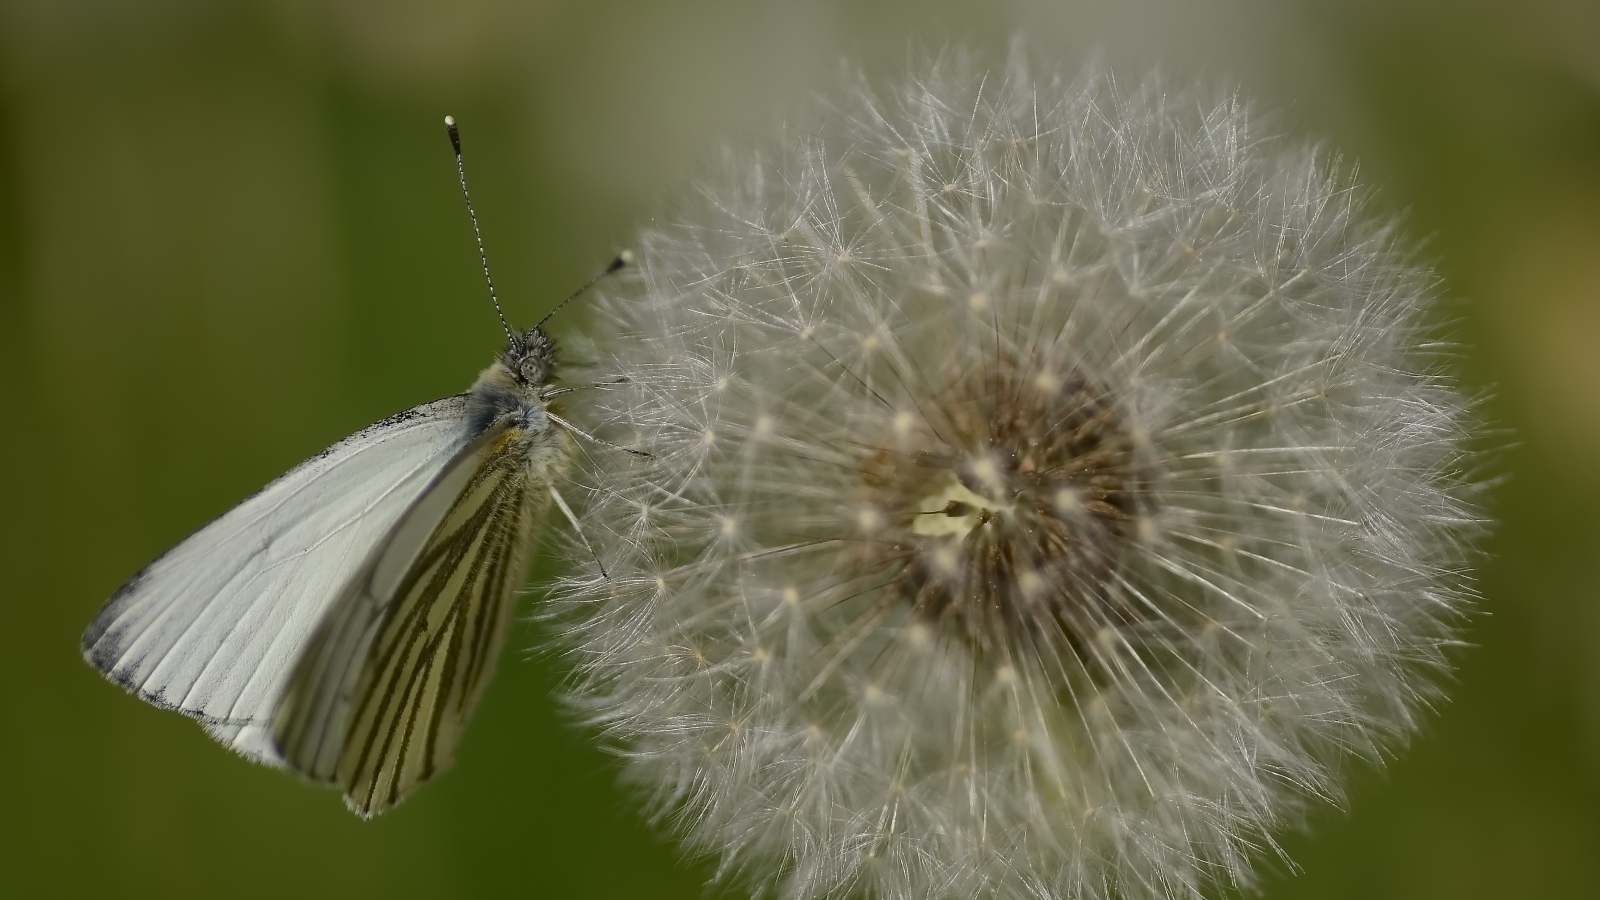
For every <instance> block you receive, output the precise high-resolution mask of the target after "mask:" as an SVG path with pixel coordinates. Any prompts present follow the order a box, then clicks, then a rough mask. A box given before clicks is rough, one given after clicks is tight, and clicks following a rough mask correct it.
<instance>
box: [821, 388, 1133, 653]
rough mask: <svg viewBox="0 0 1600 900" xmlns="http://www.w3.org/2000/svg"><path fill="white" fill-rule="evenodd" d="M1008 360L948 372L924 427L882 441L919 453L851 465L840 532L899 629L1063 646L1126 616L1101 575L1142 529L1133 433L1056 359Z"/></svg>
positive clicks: (1103, 398) (990, 643)
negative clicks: (856, 476)
mask: <svg viewBox="0 0 1600 900" xmlns="http://www.w3.org/2000/svg"><path fill="white" fill-rule="evenodd" d="M1023 362H1026V363H1028V364H1027V365H1025V364H1022V363H1021V362H1019V363H1017V364H1014V365H1010V366H1002V367H1001V368H1000V372H999V373H998V374H996V375H992V376H990V377H988V378H964V379H961V380H960V381H959V382H958V383H957V385H956V386H955V388H954V389H953V390H951V391H950V392H948V393H947V394H946V395H944V396H943V397H942V398H941V402H942V406H941V407H939V408H938V409H932V408H930V409H929V410H927V411H925V414H926V415H928V416H929V420H928V427H927V429H926V431H917V432H912V433H911V434H910V435H909V436H908V433H907V431H906V430H904V429H900V428H897V427H893V425H892V426H891V428H890V429H889V431H890V433H891V434H892V435H893V437H894V440H887V439H886V440H884V441H883V442H882V444H883V445H885V446H895V447H901V446H904V443H905V441H906V440H908V439H910V440H913V441H918V442H920V443H921V446H920V447H919V448H917V449H913V450H911V451H910V452H905V451H899V450H896V451H890V450H881V451H875V452H873V453H871V454H870V455H869V456H868V457H867V458H866V459H864V460H863V463H862V472H861V481H862V484H861V487H860V489H859V491H858V495H857V499H858V500H859V501H863V502H860V503H858V504H857V505H856V506H855V507H854V510H855V511H854V512H853V513H852V514H851V515H852V521H851V530H852V531H853V533H855V534H857V535H859V536H860V538H861V540H860V541H859V542H858V544H859V546H860V548H861V550H860V551H859V552H860V553H862V554H864V555H866V556H867V557H869V558H870V559H869V560H868V562H869V563H870V567H869V569H868V570H870V571H876V570H879V569H882V570H886V571H892V572H894V573H896V574H895V575H894V577H893V578H892V579H891V581H890V583H889V585H888V587H886V588H885V589H884V590H883V595H882V598H881V600H880V601H879V602H881V603H883V604H885V605H890V606H893V605H901V606H908V607H909V608H910V609H911V611H912V612H913V614H914V617H915V619H914V621H915V622H917V623H918V624H917V625H916V626H915V627H923V625H924V624H926V625H928V626H933V627H937V628H940V629H944V630H945V631H946V633H949V632H952V631H953V632H955V633H956V634H959V635H962V636H964V637H965V638H966V639H967V640H968V641H969V642H970V643H972V644H973V645H975V646H976V647H978V648H991V649H993V648H998V647H1000V646H1003V645H1010V646H1026V647H1030V648H1034V649H1037V647H1038V645H1039V644H1040V643H1041V642H1043V643H1045V644H1051V643H1055V644H1062V643H1063V642H1065V645H1064V646H1061V647H1058V648H1057V650H1058V652H1060V651H1069V650H1070V646H1066V645H1088V644H1090V643H1092V642H1093V641H1094V640H1095V636H1096V634H1097V633H1098V632H1099V631H1100V630H1101V628H1102V627H1103V626H1104V625H1105V623H1106V622H1107V621H1109V620H1111V619H1116V620H1117V621H1126V620H1127V619H1128V618H1129V617H1130V616H1133V617H1135V618H1136V617H1137V615H1138V614H1137V613H1136V612H1133V611H1129V610H1125V609H1118V610H1117V611H1116V612H1115V614H1113V613H1112V611H1111V610H1110V604H1112V601H1111V600H1110V599H1109V598H1110V597H1111V595H1112V593H1113V592H1112V591H1111V590H1110V589H1109V588H1108V584H1109V583H1110V580H1111V578H1112V575H1113V573H1114V572H1115V571H1116V570H1117V568H1118V567H1119V566H1120V565H1122V562H1123V559H1124V558H1125V557H1126V556H1128V555H1129V554H1130V553H1132V552H1134V548H1136V546H1137V545H1138V544H1139V542H1140V541H1141V540H1144V541H1148V540H1150V539H1153V538H1154V537H1155V535H1156V533H1157V529H1156V526H1155V520H1154V519H1153V518H1152V516H1151V515H1150V513H1151V510H1149V509H1147V508H1146V507H1148V506H1150V501H1149V500H1148V498H1147V497H1146V494H1147V492H1146V491H1145V490H1144V488H1143V483H1144V479H1143V476H1142V475H1141V473H1140V468H1139V465H1138V463H1137V461H1136V454H1135V447H1136V445H1137V444H1138V441H1139V432H1138V430H1137V429H1134V428H1130V427H1128V426H1127V425H1125V424H1124V417H1123V415H1122V414H1121V410H1120V409H1119V407H1118V406H1117V405H1116V404H1115V403H1114V402H1113V401H1112V399H1111V397H1110V396H1109V395H1108V394H1107V392H1106V391H1105V390H1104V389H1101V388H1099V387H1098V386H1096V385H1094V384H1092V383H1090V382H1088V381H1086V380H1085V379H1083V378H1081V377H1078V376H1075V375H1073V374H1071V373H1070V367H1058V366H1054V365H1045V366H1041V365H1037V364H1035V361H1033V360H1025V361H1023ZM1064 371H1065V372H1067V373H1068V374H1060V373H1062V372H1064ZM897 418H898V417H897ZM896 424H897V423H896ZM951 445H954V446H951ZM869 513H870V514H869Z"/></svg>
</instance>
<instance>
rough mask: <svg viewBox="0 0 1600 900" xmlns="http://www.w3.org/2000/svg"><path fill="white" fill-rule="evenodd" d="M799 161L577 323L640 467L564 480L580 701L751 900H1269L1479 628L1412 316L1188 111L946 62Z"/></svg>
mask: <svg viewBox="0 0 1600 900" xmlns="http://www.w3.org/2000/svg"><path fill="white" fill-rule="evenodd" d="M793 134H794V135H797V136H791V137H790V138H787V139H781V140H779V141H777V142H775V143H774V144H773V145H772V146H769V147H767V148H765V149H764V150H760V151H750V152H749V153H747V154H746V155H743V156H739V155H737V154H736V155H735V156H734V157H732V159H731V161H730V162H729V163H728V166H727V167H726V171H725V172H724V173H723V174H722V175H721V176H719V178H717V179H714V180H712V181H711V182H709V183H708V184H706V185H705V186H704V189H703V190H702V191H701V192H700V196H701V197H702V198H703V199H702V200H699V201H696V202H695V203H693V204H690V205H689V206H688V207H687V208H686V209H685V210H684V211H683V212H682V213H681V215H680V216H679V218H678V219H677V221H676V224H672V225H668V226H664V227H662V228H660V229H658V230H656V231H652V232H649V233H647V234H646V235H644V236H643V238H642V240H641V242H640V245H639V252H638V267H637V270H636V272H637V274H636V275H633V276H631V280H627V279H624V280H623V281H621V282H617V283H614V284H612V285H610V286H607V287H606V288H604V290H605V291H607V292H609V293H607V294H606V295H605V296H603V297H602V298H601V299H600V300H598V301H597V306H598V308H599V310H600V313H601V316H602V320H603V326H604V330H605V332H606V333H605V334H603V335H602V336H601V337H600V338H598V339H596V340H595V341H594V343H593V345H592V346H591V347H589V348H586V350H587V355H589V356H591V357H592V358H594V359H596V360H597V362H598V365H599V366H600V370H601V371H603V372H606V373H607V374H608V376H615V377H607V378H606V379H604V380H603V386H602V388H600V389H597V390H596V391H594V392H593V397H592V400H591V402H587V403H585V404H584V405H583V406H582V408H581V409H580V410H579V413H578V414H579V415H580V417H581V418H582V422H581V424H582V425H583V427H585V428H586V429H592V430H593V431H595V432H596V433H598V434H601V435H615V436H618V438H619V440H618V442H619V443H626V445H627V446H629V447H635V448H637V449H640V450H643V451H646V452H648V453H649V454H650V455H649V456H648V457H640V456H633V455H628V454H621V453H615V454H604V453H593V454H589V455H588V456H589V460H590V463H589V464H590V466H591V468H590V470H589V472H588V474H587V476H586V477H589V478H592V479H593V480H594V482H595V487H596V488H597V489H596V490H595V491H594V492H593V499H592V501H591V502H590V503H589V504H588V507H587V509H586V510H585V512H584V521H585V524H586V526H587V527H586V531H585V533H586V535H587V537H588V539H589V541H590V542H591V543H592V544H593V547H594V552H595V554H597V555H598V558H599V562H600V563H603V564H604V566H605V568H606V570H607V572H608V573H609V576H608V577H605V578H602V577H600V573H599V570H598V564H597V563H596V561H595V560H593V559H591V557H590V555H589V551H588V549H586V548H583V547H579V548H575V549H574V551H573V556H572V559H571V562H572V564H573V566H574V567H575V568H576V569H577V570H578V574H576V575H574V576H573V577H572V578H571V579H569V580H567V581H566V582H564V583H563V586H562V592H561V596H560V597H559V598H558V600H557V601H556V603H555V604H554V606H553V609H554V612H553V613H552V615H554V616H556V617H558V618H559V619H560V620H561V622H562V623H563V625H564V626H565V630H564V633H565V634H566V635H567V636H568V639H569V641H570V652H571V654H572V656H573V658H574V659H575V660H576V663H577V669H578V679H577V684H576V686H575V688H574V696H573V700H574V703H575V704H576V705H577V707H578V708H579V709H581V710H582V711H583V713H584V715H585V716H587V717H588V718H589V719H590V721H591V722H592V723H593V724H594V725H595V726H596V727H598V728H599V729H600V730H601V731H602V733H603V734H605V735H606V736H607V737H608V738H609V739H610V740H613V741H615V742H616V743H617V744H618V745H619V748H620V749H621V750H622V751H623V752H624V754H625V756H626V759H627V760H628V762H627V777H628V778H629V779H630V780H631V781H632V782H633V783H634V784H636V785H638V786H639V787H640V788H641V789H642V790H643V791H645V793H646V794H647V796H648V797H649V798H650V800H651V802H652V808H653V809H654V810H655V812H656V813H657V814H659V816H660V817H661V819H662V820H663V821H668V822H671V823H672V824H673V825H674V826H675V827H676V828H678V829H679V830H680V831H681V833H682V836H683V838H684V840H685V842H686V844H687V846H688V847H689V848H691V849H692V850H694V851H698V852H703V853H707V854H711V855H713V856H715V857H716V858H717V859H718V860H719V868H718V877H719V878H722V879H725V880H742V881H744V882H747V883H748V884H750V885H751V886H753V887H754V888H755V889H756V890H757V891H760V892H767V893H770V894H774V895H776V896H781V897H784V898H790V900H817V898H824V897H837V896H842V895H845V894H850V893H852V892H854V893H858V894H860V895H863V896H868V897H873V898H883V900H913V898H930V897H952V898H953V897H973V896H986V897H996V898H1001V900H1021V898H1042V897H1050V898H1113V897H1117V898H1124V900H1145V898H1186V897H1194V896H1199V895H1200V894H1202V893H1203V892H1205V891H1207V890H1209V889H1210V888H1212V887H1214V886H1217V885H1231V886H1239V887H1249V886H1250V885H1251V884H1253V883H1254V881H1255V877H1254V875H1253V874H1252V873H1253V865H1254V863H1255V861H1256V860H1257V858H1258V857H1260V856H1261V855H1262V854H1272V853H1274V852H1278V851H1277V845H1276V844H1275V843H1274V839H1273V836H1274V835H1276V834H1278V833H1280V832H1281V831H1282V830H1283V829H1284V828H1287V827H1292V826H1293V825H1295V824H1296V823H1297V822H1298V821H1300V818H1301V816H1302V814H1303V812H1304V810H1305V809H1306V808H1307V806H1308V804H1310V803H1312V802H1315V801H1320V800H1325V799H1332V800H1335V801H1337V800H1338V798H1339V797H1340V785H1339V778H1338V773H1339V772H1340V770H1341V769H1342V768H1344V765H1345V763H1346V762H1348V761H1349V760H1350V759H1351V758H1352V757H1364V758H1369V759H1376V758H1377V757H1378V756H1379V754H1380V753H1381V752H1382V751H1383V750H1385V749H1388V748H1392V747H1393V746H1395V745H1396V744H1397V743H1398V742H1400V741H1402V740H1404V738H1405V737H1406V736H1407V735H1408V734H1409V733H1411V732H1412V731H1413V730H1414V729H1415V727H1416V724H1417V721H1418V717H1419V715H1420V714H1421V712H1422V710H1424V709H1425V708H1426V707H1427V705H1428V703H1429V702H1430V701H1431V700H1433V699H1435V698H1436V697H1437V690H1436V688H1435V686H1434V685H1435V682H1436V678H1435V677H1434V676H1436V675H1437V674H1438V673H1439V672H1440V671H1442V670H1443V669H1444V668H1445V667H1446V662H1445V658H1444V649H1445V648H1446V647H1447V646H1448V645H1449V644H1450V643H1451V642H1452V640H1453V639H1454V631H1453V629H1454V627H1455V623H1456V620H1457V619H1458V617H1459V615H1460V614H1461V613H1462V612H1463V611H1464V610H1465V608H1466V605H1467V603H1468V600H1469V591H1468V588H1467V586H1466V584H1465V581H1464V576H1463V575H1462V572H1463V571H1464V563H1465V561H1466V560H1468V559H1469V552H1468V549H1467V543H1468V539H1469V538H1470V536H1471V534H1472V532H1473V530H1474V528H1475V527H1476V525H1475V523H1477V522H1478V521H1480V519H1479V515H1478V513H1477V511H1476V510H1475V508H1474V507H1473V505H1472V503H1471V497H1472V487H1471V485H1470V484H1469V483H1468V480H1467V479H1466V478H1465V477H1464V476H1463V474H1462V472H1463V471H1464V467H1465V464H1466V462H1467V459H1466V457H1465V455H1464V451H1463V450H1462V446H1463V441H1464V439H1465V429H1466V427H1467V424H1468V422H1469V418H1468V412H1469V410H1468V408H1467V406H1466V404H1464V402H1463V401H1462V399H1461V398H1460V396H1459V395H1458V394H1457V392H1456V391H1455V390H1454V389H1453V387H1452V385H1451V383H1450V381H1449V380H1448V379H1447V378H1446V377H1445V376H1444V375H1443V374H1441V365H1442V360H1441V359H1440V358H1438V357H1437V356H1436V355H1435V354H1437V353H1438V350H1437V344H1436V343H1434V342H1431V341H1429V340H1427V339H1426V337H1425V333H1424V330H1423V325H1422V317H1423V315H1424V313H1425V311H1426V309H1427V305H1428V303H1429V301H1430V299H1431V297H1432V294H1433V291H1434V287H1433V279H1432V276H1431V275H1429V274H1428V273H1427V272H1426V271H1424V270H1421V269H1419V268H1417V267H1415V266H1414V265H1412V264H1411V263H1410V262H1409V261H1408V257H1407V255H1406V253H1405V251H1404V249H1403V248H1402V247H1400V246H1399V245H1398V244H1397V243H1396V238H1395V237H1394V235H1393V234H1392V229H1391V228H1390V227H1389V226H1387V225H1386V224H1385V223H1382V222H1375V221H1373V220H1371V219H1369V218H1368V217H1366V216H1365V214H1364V213H1363V212H1362V204H1361V200H1360V194H1359V193H1358V192H1357V191H1355V190H1354V189H1353V188H1352V187H1351V186H1350V185H1349V184H1348V183H1347V182H1346V181H1345V180H1344V176H1343V175H1341V174H1340V171H1339V169H1338V168H1337V167H1336V166H1334V165H1332V164H1331V163H1330V162H1329V161H1328V160H1327V159H1326V158H1324V157H1323V156H1321V155H1319V154H1318V153H1316V152H1314V151H1312V150H1308V149H1303V148H1298V147H1295V146H1292V145H1290V144H1287V143H1284V142H1282V141H1280V140H1277V139H1274V138H1270V137H1266V136H1263V135H1260V134H1258V133H1257V132H1256V130H1255V126H1254V123H1253V122H1252V120H1251V118H1250V116H1249V115H1247V112H1246V110H1245V109H1244V107H1243V106H1242V105H1241V104H1240V103H1239V102H1238V100H1237V99H1235V98H1233V97H1230V96H1227V95H1213V94H1208V93H1206V92H1205V91H1204V90H1203V89H1201V88H1197V87H1190V88H1183V89H1177V88H1173V87H1172V86H1170V85H1166V84H1164V83H1162V82H1160V81H1151V82H1149V83H1147V84H1145V85H1143V86H1140V87H1136V88H1133V89H1131V90H1128V89H1124V88H1123V87H1122V86H1119V85H1118V84H1117V83H1115V82H1114V81H1113V80H1112V79H1111V78H1110V77H1109V76H1108V75H1105V74H1103V73H1099V72H1094V71H1091V72H1089V73H1087V74H1084V75H1081V76H1078V77H1075V78H1074V77H1066V76H1060V75H1056V74H1053V73H1051V72H1048V71H1046V72H1042V73H1041V72H1039V71H1037V70H1034V69H1032V68H1030V65H1029V64H1028V62H1027V61H1026V60H1024V59H1022V58H1020V55H1019V56H1018V57H1016V58H1013V59H1011V60H1010V61H1009V62H1008V64H1007V66H1006V67H1005V69H1004V70H1003V71H1002V72H990V73H987V74H986V73H985V72H984V71H983V70H982V69H980V68H979V67H978V66H976V65H974V64H972V63H970V62H965V61H962V60H960V59H957V58H948V59H944V60H942V61H940V62H937V63H934V64H931V65H929V66H927V67H926V68H925V69H923V70H922V71H920V72H919V73H918V75H917V77H916V78H914V79H913V80H911V81H910V82H908V83H907V85H906V86H903V87H901V88H898V89H895V90H892V91H887V92H875V91H873V90H871V89H869V88H867V87H861V86H858V87H856V88H855V89H854V94H853V96H852V97H851V98H850V99H849V100H848V101H845V102H842V103H836V104H832V105H829V106H828V107H827V111H826V112H824V113H821V114H819V121H818V122H816V123H812V124H809V125H808V126H807V127H805V128H803V129H799V130H797V131H796V132H794V133H793ZM619 285H620V286H619ZM710 373H715V375H712V374H710ZM708 385H710V387H709V388H708ZM623 437H625V438H626V439H625V440H622V438H623ZM664 648H665V649H664Z"/></svg>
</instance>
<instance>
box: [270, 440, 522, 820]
mask: <svg viewBox="0 0 1600 900" xmlns="http://www.w3.org/2000/svg"><path fill="white" fill-rule="evenodd" d="M525 438H526V433H525V432H524V431H523V430H522V429H521V428H514V427H513V428H503V429H491V431H490V432H489V433H486V434H484V435H482V436H480V437H479V438H478V439H477V440H476V441H474V442H473V444H472V445H471V446H469V447H468V448H466V449H464V450H463V451H462V453H461V454H460V456H459V457H458V458H457V459H456V460H454V461H453V462H452V464H451V465H450V466H449V467H448V468H447V469H446V470H445V471H444V472H443V473H441V475H440V476H439V478H438V480H437V481H436V483H435V484H434V486H432V487H431V488H430V489H429V490H428V491H427V492H426V493H425V495H424V496H423V497H422V498H421V499H419V500H418V502H417V504H416V507H415V508H414V509H413V510H412V511H411V512H409V513H408V514H407V518H406V519H405V520H404V521H402V523H401V524H400V525H399V526H398V527H397V528H396V529H395V531H394V532H393V534H392V535H391V538H390V540H388V541H387V542H385V544H384V545H383V546H381V547H380V548H379V550H378V551H377V553H376V554H375V555H374V557H373V558H372V559H371V561H370V562H369V566H368V569H367V572H366V573H365V575H364V576H363V577H360V578H358V579H356V581H355V583H353V584H352V585H351V587H350V589H349V590H348V591H347V592H346V596H344V597H342V598H341V599H340V600H339V601H338V603H337V604H336V607H337V608H336V609H335V610H334V612H333V613H332V614H331V615H330V617H329V619H328V621H327V622H326V623H325V624H324V627H323V629H322V630H321V631H320V632H319V634H318V635H317V637H316V638H315V639H314V640H313V643H312V645H311V647H310V649H309V650H308V652H307V654H306V655H305V657H304V658H303V659H302V663H301V665H300V667H299V669H298V670H297V671H296V674H295V676H294V679H293V680H292V682H291V684H290V688H289V692H288V694H287V695H286V697H285V700H284V704H283V707H282V709H281V710H280V712H279V716H278V743H279V746H280V748H281V750H282V753H283V755H284V758H285V760H286V761H287V762H288V764H289V765H290V766H291V767H293V768H295V769H298V770H300V771H301V772H303V773H305V774H306V775H308V776H309V777H312V778H314V779H318V780H323V781H332V782H336V783H338V784H339V785H340V786H341V787H343V788H344V790H345V800H346V802H347V803H348V804H349V806H350V807H351V809H352V810H354V811H355V812H357V813H359V814H361V815H363V816H370V815H375V814H377V813H380V812H382V811H384V810H385V809H387V808H388V807H390V806H392V805H394V804H395V803H398V802H399V801H400V800H401V799H403V798H404V797H405V796H406V795H407V794H408V793H410V792H411V791H412V790H413V789H415V788H416V787H418V786H419V785H421V784H422V783H424V782H426V781H427V780H428V779H430V778H432V777H433V776H434V775H435V774H438V773H439V772H441V771H443V770H444V769H446V768H448V767H449V765H450V764H451V762H452V761H453V760H454V756H455V749H456V745H457V743H459V741H460V739H461V733H462V730H463V729H464V728H465V726H466V724H467V721H468V719H470V717H471V715H472V712H473V709H474V708H475V707H476V705H477V703H478V700H479V699H480V698H481V697H482V695H483V691H484V689H485V688H486V687H487V685H488V683H489V680H490V677H491V676H492V675H493V672H494V666H495V661H496V659H497V657H498V656H499V653H500V649H501V647H502V646H503V645H504V643H505V638H506V633H507V629H508V627H509V625H510V621H511V616H512V613H513V610H514V607H515V592H516V589H517V588H518V587H519V586H520V585H521V584H522V579H523V576H524V573H525V571H526V567H527V562H528V556H529V551H530V549H531V546H532V543H533V536H534V534H535V533H536V528H535V525H536V524H537V519H538V517H539V516H540V515H541V514H542V512H543V510H544V507H545V505H546V501H547V499H548V497H549V496H550V495H549V490H550V485H549V473H548V472H545V471H536V470H535V468H534V467H532V466H530V458H529V454H528V452H527V449H526V447H525V443H524V441H525Z"/></svg>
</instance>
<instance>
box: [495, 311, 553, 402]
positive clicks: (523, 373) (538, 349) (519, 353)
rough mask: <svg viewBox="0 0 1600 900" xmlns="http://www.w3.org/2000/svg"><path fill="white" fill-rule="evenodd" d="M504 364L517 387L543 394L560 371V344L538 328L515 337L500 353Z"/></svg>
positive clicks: (501, 362)
mask: <svg viewBox="0 0 1600 900" xmlns="http://www.w3.org/2000/svg"><path fill="white" fill-rule="evenodd" d="M500 364H501V365H503V366H505V367H506V371H507V372H508V373H509V374H510V375H511V378H512V380H514V381H515V382H516V383H517V385H518V386H519V387H521V388H523V389H525V390H531V391H534V392H538V391H540V390H541V389H542V388H543V387H544V386H545V385H547V384H548V383H549V382H550V379H551V377H552V376H553V375H554V373H555V368H556V344H555V341H552V340H551V339H550V335H548V334H545V332H544V329H543V328H540V327H539V326H537V325H535V326H534V327H533V328H530V329H528V331H527V332H525V333H524V334H522V335H520V336H513V337H512V338H511V341H510V343H508V344H507V345H506V349H505V352H504V353H502V354H500Z"/></svg>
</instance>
